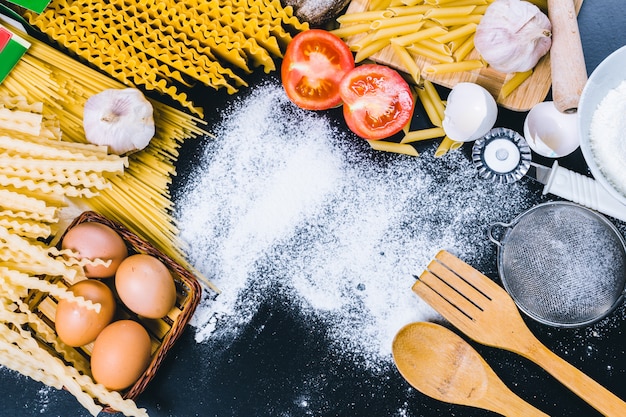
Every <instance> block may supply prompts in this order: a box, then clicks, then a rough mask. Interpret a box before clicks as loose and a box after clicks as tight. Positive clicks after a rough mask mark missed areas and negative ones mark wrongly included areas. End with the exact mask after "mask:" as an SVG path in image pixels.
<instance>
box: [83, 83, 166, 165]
mask: <svg viewBox="0 0 626 417" xmlns="http://www.w3.org/2000/svg"><path fill="white" fill-rule="evenodd" d="M83 128H84V129H85V136H86V138H87V141H88V142H90V143H93V144H96V145H106V146H108V147H109V151H110V152H112V153H116V154H118V155H123V154H127V153H132V152H136V151H139V150H141V149H143V148H145V147H146V146H148V144H149V143H150V140H151V139H152V137H153V136H154V132H155V127H154V118H153V108H152V104H151V103H150V101H148V100H147V99H146V98H145V97H144V95H143V93H142V92H141V91H139V90H138V89H136V88H124V89H108V90H104V91H102V92H100V93H98V94H95V95H93V96H91V97H89V99H88V100H87V102H86V103H85V107H84V109H83Z"/></svg>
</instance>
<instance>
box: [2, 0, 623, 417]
mask: <svg viewBox="0 0 626 417" xmlns="http://www.w3.org/2000/svg"><path fill="white" fill-rule="evenodd" d="M579 26H580V32H581V36H582V43H583V49H584V52H585V59H586V63H587V71H588V73H591V71H593V69H594V68H595V67H596V66H597V65H598V64H599V63H600V62H601V61H602V59H604V58H605V57H606V56H607V55H608V54H609V53H611V52H612V51H614V50H616V49H618V48H619V47H621V46H623V45H625V44H626V9H624V7H623V3H622V1H621V0H605V1H602V2H598V1H594V0H586V1H585V2H584V4H583V6H582V9H581V12H580V15H579ZM625 71H626V69H625ZM272 76H275V75H270V76H269V77H272ZM259 77H260V78H265V77H267V76H265V75H260V76H259ZM202 94H204V95H205V97H206V103H202V104H203V105H204V107H205V108H206V109H211V108H217V109H219V108H220V107H221V106H224V105H226V104H227V103H228V102H229V100H231V99H232V98H231V97H227V96H225V95H223V94H221V93H212V92H211V93H205V92H202ZM335 113H336V114H333V112H330V116H329V117H335V118H337V120H338V123H341V121H340V119H341V117H340V113H339V112H335ZM216 115H217V112H215V113H212V112H211V111H210V110H208V114H207V120H208V121H209V123H211V121H212V120H213V118H214V117H216ZM524 116H525V113H517V112H511V111H505V110H502V111H501V112H500V114H499V118H498V121H497V124H496V125H497V126H504V127H509V128H512V129H514V130H516V131H518V132H520V133H521V132H522V131H523V130H522V123H523V120H524ZM200 148H201V144H200V143H198V142H197V141H189V143H188V144H185V146H184V148H183V153H182V155H181V160H180V164H179V165H180V167H179V173H180V175H179V177H178V178H177V179H176V181H175V183H174V187H176V186H177V185H179V184H180V182H181V181H184V180H185V178H186V175H189V172H190V164H188V163H187V162H188V161H192V160H194V158H195V156H196V155H197V154H198V153H199V152H200V151H201V150H200ZM465 152H466V153H469V152H468V151H467V149H466V150H465ZM536 160H537V161H539V162H545V161H542V159H541V158H537V159H536ZM548 162H549V161H548ZM559 162H560V164H561V165H563V166H566V167H568V168H570V169H574V170H576V171H578V172H581V173H585V174H587V173H588V172H587V170H586V166H585V164H584V159H583V158H582V155H581V153H580V151H579V150H577V151H576V152H574V153H573V154H571V155H569V156H567V157H565V158H562V159H560V160H559ZM522 183H523V185H524V186H526V187H530V188H531V189H533V190H537V193H536V195H537V202H539V201H544V200H545V199H550V198H553V199H556V198H554V197H549V196H545V197H544V196H541V195H540V194H541V193H540V192H539V190H540V189H541V188H540V186H539V185H538V184H536V183H534V182H532V181H530V180H527V179H523V180H522ZM514 214H518V213H512V215H514ZM614 222H615V224H616V225H617V226H618V228H619V229H620V231H621V232H622V233H625V232H626V228H625V226H624V224H623V223H621V222H618V221H615V220H614ZM474 266H476V267H478V268H479V269H482V270H483V271H487V272H490V275H491V276H492V277H494V278H495V277H496V275H497V274H496V275H494V271H497V268H496V261H495V256H492V257H491V258H489V261H487V262H486V263H485V264H484V265H474ZM487 272H486V273H487ZM274 301H275V302H272V303H270V302H267V303H264V304H263V305H261V307H260V308H259V310H258V312H257V313H256V315H255V316H254V317H253V319H252V320H251V321H250V323H249V324H248V325H247V327H246V328H245V329H243V331H242V332H241V334H240V335H239V336H238V338H237V339H236V340H233V341H232V342H231V343H229V344H228V346H219V345H218V346H216V345H215V343H213V344H210V343H197V342H196V341H195V340H194V335H193V331H192V330H191V329H187V331H186V332H185V333H184V334H183V336H182V338H181V340H180V341H179V342H178V343H177V345H175V346H174V348H173V349H172V350H171V351H170V353H169V355H168V357H167V359H166V360H165V362H164V364H163V365H162V367H161V369H160V370H159V372H158V374H157V376H156V378H155V379H154V381H153V382H152V383H151V384H150V385H149V386H148V388H147V389H146V391H145V392H144V393H143V394H142V395H141V396H140V397H139V398H138V404H139V405H140V406H141V407H146V408H147V409H148V411H149V413H150V415H151V416H181V417H182V416H220V417H225V416H236V417H255V416H258V417H283V416H284V417H287V416H289V417H299V416H320V417H321V416H324V417H326V416H328V417H330V416H346V417H347V416H354V417H356V416H380V417H383V416H384V417H431V416H466V417H470V416H490V415H494V414H493V413H490V412H486V411H483V410H477V409H472V408H467V407H460V406H455V405H449V404H444V403H441V402H438V401H435V400H432V399H430V398H428V397H426V396H424V395H422V394H420V393H419V392H417V391H415V390H413V389H411V388H410V387H409V385H408V384H407V383H406V382H405V381H404V380H403V379H402V378H401V377H400V375H399V374H398V373H397V371H396V370H395V368H394V367H393V366H389V368H388V369H386V370H384V371H383V372H377V373H372V372H368V371H367V370H364V369H361V368H359V367H357V366H354V365H353V364H351V362H350V361H349V360H347V359H345V358H341V357H337V356H336V355H334V354H333V352H332V351H331V350H330V349H329V347H328V346H325V345H324V343H323V342H320V340H323V329H320V328H313V327H312V326H310V325H308V324H307V323H306V322H304V321H303V320H302V318H301V317H300V316H299V314H298V312H297V310H294V309H293V308H291V307H290V306H289V305H287V304H286V303H284V302H281V300H274ZM624 308H625V307H624V306H623V305H622V306H620V307H619V308H618V310H617V311H616V312H614V313H613V315H612V316H611V317H610V318H607V319H606V320H605V321H603V322H600V323H598V324H597V325H596V326H602V329H603V331H602V333H603V337H602V338H600V339H599V338H595V337H594V336H593V327H592V328H586V329H578V330H566V329H556V328H552V327H546V326H542V325H539V324H537V323H535V322H532V321H528V324H529V326H530V328H531V330H532V331H533V332H534V333H535V334H536V335H537V336H538V338H539V339H540V340H541V341H542V342H543V343H544V344H546V345H547V346H548V347H549V348H551V349H552V350H553V351H555V352H556V353H557V354H558V355H559V356H561V357H563V358H564V359H566V360H567V361H568V362H570V363H571V364H573V365H574V366H576V367H578V368H580V369H581V370H583V371H584V372H586V373H587V374H588V375H590V376H591V377H592V378H594V379H595V380H597V381H598V382H600V383H601V384H603V385H604V386H605V387H606V388H608V389H609V390H610V391H612V392H614V393H615V394H616V395H617V396H619V397H621V398H624V399H626V384H624V379H625V378H626V357H625V346H626V343H625V341H624V336H623V332H624V331H625V330H626V322H625V321H623V320H621V319H620V318H621V317H624V311H623V310H624ZM616 317H617V319H616ZM607 321H611V323H610V326H609V325H607V324H606V322H607ZM473 346H474V347H475V348H476V349H477V350H478V351H479V352H480V353H481V354H483V356H484V357H485V358H486V359H487V361H488V362H489V364H490V365H491V366H492V367H493V368H494V370H495V371H496V373H497V374H498V375H499V376H500V377H501V378H502V379H503V380H504V381H505V383H507V385H509V387H511V388H512V389H513V390H514V391H515V392H516V393H518V394H519V395H520V396H522V397H523V398H524V399H526V400H527V401H529V402H531V403H532V404H534V405H536V406H537V407H538V408H540V409H542V410H543V411H544V412H546V413H548V414H549V415H552V416H572V417H573V416H576V417H579V416H595V415H599V414H598V413H597V412H596V411H595V410H593V409H591V408H590V407H589V406H588V405H586V404H585V403H584V402H583V401H582V400H580V399H578V398H577V397H576V396H575V395H573V394H572V393H570V392H569V391H568V390H567V389H566V388H564V387H563V386H562V385H561V384H560V383H558V382H556V381H555V380H554V379H552V378H551V377H550V376H549V375H548V374H547V373H546V372H544V371H542V370H541V369H539V368H538V367H536V366H535V365H533V364H531V363H530V362H528V361H526V360H524V359H521V358H519V357H517V356H515V355H513V354H510V353H507V352H503V351H499V350H496V349H491V348H486V347H484V346H481V345H478V344H475V343H473ZM590 346H593V351H590V350H589V349H590ZM311 375H316V376H318V383H317V384H316V387H317V388H316V389H317V390H318V391H317V392H316V395H315V398H317V399H318V401H317V402H316V403H315V404H309V405H308V407H302V406H301V404H297V403H294V402H293V393H294V392H297V391H298V389H300V388H301V387H302V386H305V385H306V384H307V383H308V381H307V378H310V376H311ZM320 380H322V381H323V383H319V381H320ZM0 390H1V392H2V394H3V400H2V403H1V405H0V415H6V416H40V415H45V416H83V415H88V414H87V413H86V411H85V410H84V409H83V408H82V407H81V406H80V405H79V404H78V403H77V402H76V400H75V399H74V398H73V397H72V396H71V395H70V394H68V393H67V392H64V391H56V390H53V389H52V390H51V389H49V388H47V387H45V386H43V385H41V384H39V383H36V382H33V381H31V380H29V379H28V378H25V377H22V376H21V375H18V374H16V373H13V372H10V371H8V370H6V369H2V370H0Z"/></svg>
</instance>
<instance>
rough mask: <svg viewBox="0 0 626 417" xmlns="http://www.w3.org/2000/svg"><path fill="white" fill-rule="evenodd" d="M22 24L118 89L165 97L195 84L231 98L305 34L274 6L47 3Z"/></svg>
mask: <svg viewBox="0 0 626 417" xmlns="http://www.w3.org/2000/svg"><path fill="white" fill-rule="evenodd" d="M25 17H26V18H27V19H28V20H29V22H30V24H32V25H34V26H35V27H37V28H38V29H40V30H41V31H42V32H43V33H45V34H47V35H48V36H49V37H50V38H51V39H53V40H55V41H56V42H58V43H59V44H61V45H63V46H64V47H65V48H67V49H68V50H69V51H71V52H72V53H75V54H76V55H78V56H80V57H81V58H83V59H85V60H87V61H89V62H90V63H91V64H93V65H94V66H96V67H98V68H99V69H100V70H102V71H104V72H105V73H107V74H109V75H111V76H112V77H114V78H115V79H117V80H118V81H120V82H122V83H124V84H126V85H133V86H139V87H143V88H144V89H146V90H154V91H157V92H159V93H161V94H167V95H169V96H170V97H171V98H173V99H174V100H176V101H178V102H179V103H180V104H181V105H182V106H183V107H186V108H188V109H189V110H191V111H193V112H194V113H196V114H198V115H200V116H201V115H202V109H201V108H198V107H195V106H194V105H193V103H191V101H190V100H189V99H188V98H187V96H186V94H185V93H181V92H180V91H179V90H180V87H181V86H190V85H194V84H197V83H201V84H204V85H206V86H208V87H212V88H215V89H220V88H224V89H226V91H228V93H231V94H232V93H235V92H236V91H237V90H238V89H239V87H241V86H245V85H247V84H246V81H245V79H244V78H245V75H246V74H248V73H250V72H251V71H252V69H253V68H256V67H262V68H263V70H264V71H265V72H266V73H269V72H270V71H273V70H275V69H276V66H275V63H274V58H278V57H282V51H283V50H284V48H286V45H287V43H289V41H290V40H291V33H292V32H297V31H300V30H304V29H306V28H307V27H308V25H307V24H306V23H301V22H300V21H298V19H297V18H295V17H294V16H293V10H292V8H291V7H286V8H283V7H282V6H281V3H280V0H210V1H199V0H184V1H178V0H168V1H157V0H142V1H141V2H132V1H128V0H112V1H104V0H79V1H70V0H52V2H51V3H50V4H49V5H48V7H47V8H46V10H45V11H44V12H43V13H41V14H39V15H37V14H34V13H32V12H26V13H25Z"/></svg>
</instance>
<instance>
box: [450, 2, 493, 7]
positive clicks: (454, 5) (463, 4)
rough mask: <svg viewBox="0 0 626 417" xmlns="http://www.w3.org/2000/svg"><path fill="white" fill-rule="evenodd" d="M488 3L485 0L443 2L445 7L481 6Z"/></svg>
mask: <svg viewBox="0 0 626 417" xmlns="http://www.w3.org/2000/svg"><path fill="white" fill-rule="evenodd" d="M483 5H489V2H488V1H487V0H452V1H450V2H448V3H446V4H445V6H446V7H458V6H483Z"/></svg>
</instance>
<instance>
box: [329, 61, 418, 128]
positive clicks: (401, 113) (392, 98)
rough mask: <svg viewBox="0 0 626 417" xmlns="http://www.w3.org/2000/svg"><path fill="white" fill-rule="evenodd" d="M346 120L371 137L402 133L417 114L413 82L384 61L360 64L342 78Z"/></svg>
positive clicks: (341, 87) (341, 90)
mask: <svg viewBox="0 0 626 417" xmlns="http://www.w3.org/2000/svg"><path fill="white" fill-rule="evenodd" d="M339 91H340V94H341V98H342V100H343V114H344V117H345V119H346V124H347V125H348V127H349V128H350V130H352V131H353V132H354V133H356V134H357V135H358V136H360V137H362V138H364V139H368V140H378V139H385V138H388V137H390V136H393V135H395V134H396V133H398V132H399V131H400V130H402V128H403V127H404V126H405V125H406V124H407V123H408V122H409V120H410V119H411V117H412V116H413V106H414V103H413V98H412V95H411V89H410V87H409V84H408V83H407V82H406V81H405V80H404V78H402V76H401V75H400V74H399V73H398V71H396V70H394V69H392V68H389V67H387V66H384V65H378V64H365V65H359V66H357V67H356V68H355V69H353V70H352V71H350V72H349V73H348V74H347V75H346V76H345V77H344V78H343V80H342V81H341V84H340V88H339Z"/></svg>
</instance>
